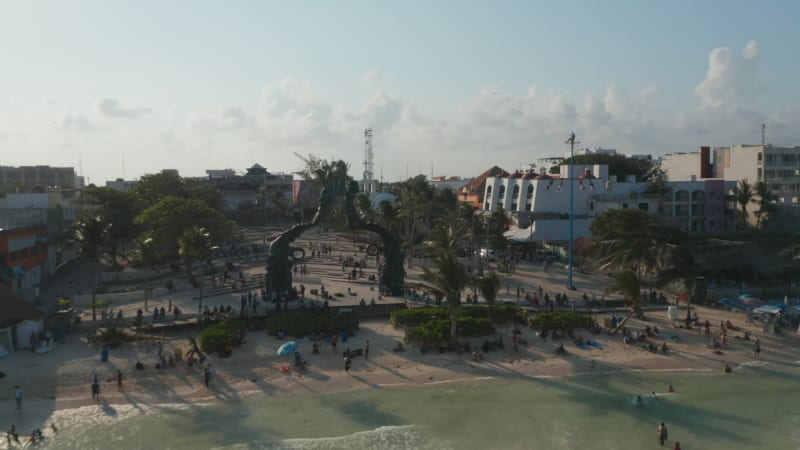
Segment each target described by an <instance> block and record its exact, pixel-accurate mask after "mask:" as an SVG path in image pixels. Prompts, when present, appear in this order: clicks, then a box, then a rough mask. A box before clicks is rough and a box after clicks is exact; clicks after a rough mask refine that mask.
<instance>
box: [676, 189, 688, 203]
mask: <svg viewBox="0 0 800 450" xmlns="http://www.w3.org/2000/svg"><path fill="white" fill-rule="evenodd" d="M675 201H676V202H688V201H689V191H678V192H676V193H675Z"/></svg>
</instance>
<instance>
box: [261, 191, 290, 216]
mask: <svg viewBox="0 0 800 450" xmlns="http://www.w3.org/2000/svg"><path fill="white" fill-rule="evenodd" d="M266 200H267V203H268V204H270V205H272V209H273V210H274V211H275V217H276V218H278V219H279V220H283V219H285V218H286V213H287V211H289V200H288V199H287V198H286V196H285V195H284V193H283V191H280V190H275V191H270V192H269V193H267V194H266Z"/></svg>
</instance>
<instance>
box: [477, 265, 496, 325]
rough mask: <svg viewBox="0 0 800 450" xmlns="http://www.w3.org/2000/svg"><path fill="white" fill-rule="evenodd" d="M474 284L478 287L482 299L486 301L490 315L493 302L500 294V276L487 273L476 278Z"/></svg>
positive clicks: (494, 273)
mask: <svg viewBox="0 0 800 450" xmlns="http://www.w3.org/2000/svg"><path fill="white" fill-rule="evenodd" d="M475 284H476V285H477V286H478V290H479V291H481V295H483V298H485V299H486V303H487V304H488V305H489V314H490V315H491V311H492V307H493V306H494V301H495V300H496V299H497V294H498V293H499V292H500V276H499V275H497V272H487V273H485V274H484V275H483V276H480V277H478V278H476V279H475Z"/></svg>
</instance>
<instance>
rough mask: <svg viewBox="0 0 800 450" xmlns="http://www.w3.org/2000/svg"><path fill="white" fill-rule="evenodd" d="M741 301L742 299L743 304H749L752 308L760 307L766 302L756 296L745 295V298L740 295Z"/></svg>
mask: <svg viewBox="0 0 800 450" xmlns="http://www.w3.org/2000/svg"><path fill="white" fill-rule="evenodd" d="M739 301H741V302H742V304H743V305H745V306H748V307H750V308H758V307H759V306H764V302H762V301H761V300H760V299H757V298H755V297H744V298H742V297H739Z"/></svg>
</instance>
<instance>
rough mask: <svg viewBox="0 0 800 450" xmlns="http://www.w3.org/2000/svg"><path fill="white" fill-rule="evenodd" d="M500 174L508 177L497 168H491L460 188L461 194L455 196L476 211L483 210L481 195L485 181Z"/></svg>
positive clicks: (503, 171)
mask: <svg viewBox="0 0 800 450" xmlns="http://www.w3.org/2000/svg"><path fill="white" fill-rule="evenodd" d="M501 174H504V175H503V176H508V173H507V172H506V171H505V170H503V169H501V168H499V167H497V166H492V167H491V168H489V169H488V170H487V171H486V172H483V173H482V174H480V175H478V176H477V177H475V178H474V179H472V180H471V181H470V182H469V183H467V184H465V185H464V187H462V188H461V192H459V193H458V196H457V197H458V201H460V202H462V203H469V204H471V205H472V206H473V207H475V208H477V209H483V194H484V191H485V190H486V179H487V178H489V177H495V176H500V175H501Z"/></svg>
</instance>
